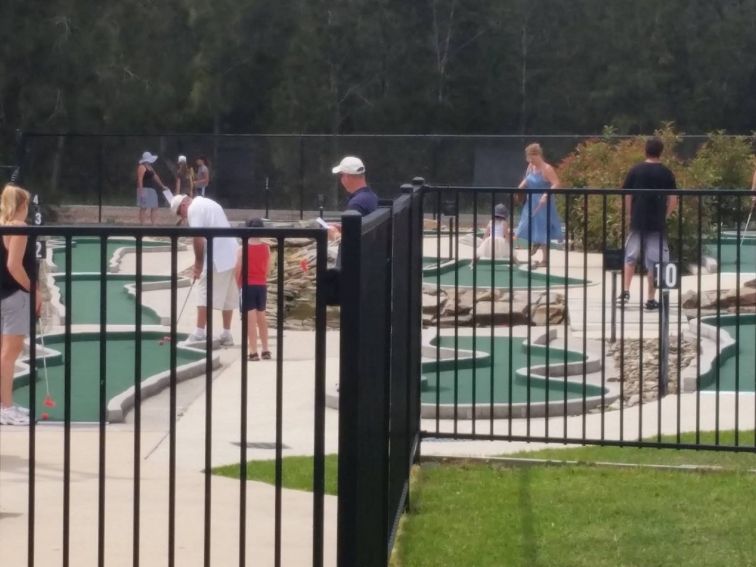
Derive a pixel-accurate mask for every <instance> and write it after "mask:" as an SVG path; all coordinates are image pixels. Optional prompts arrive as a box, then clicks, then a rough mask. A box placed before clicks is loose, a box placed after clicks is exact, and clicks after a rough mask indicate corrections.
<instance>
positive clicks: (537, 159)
mask: <svg viewBox="0 0 756 567" xmlns="http://www.w3.org/2000/svg"><path fill="white" fill-rule="evenodd" d="M525 159H526V160H527V162H528V169H527V170H526V171H525V179H523V180H522V183H520V185H519V188H520V189H541V190H546V189H558V188H559V177H558V176H557V174H556V171H554V168H553V167H552V166H551V165H549V164H548V163H546V161H545V160H544V159H543V150H542V149H541V146H540V145H539V144H530V145H529V146H528V147H527V148H525ZM547 197H548V195H547V194H546V193H539V192H533V193H528V194H527V196H526V199H525V204H524V205H523V207H522V213H521V214H520V224H519V225H518V226H517V231H516V233H515V234H516V235H517V238H522V239H524V240H527V241H529V242H530V243H531V245H532V246H531V252H530V253H531V254H535V253H536V252H537V251H538V249H539V248H541V249H542V250H543V256H542V259H541V261H540V262H535V263H534V264H533V267H535V268H540V267H541V266H545V265H546V264H548V262H549V242H550V241H551V240H562V221H561V220H560V218H559V214H558V213H557V210H556V204H555V202H554V198H553V196H552V198H551V199H548V198H547Z"/></svg>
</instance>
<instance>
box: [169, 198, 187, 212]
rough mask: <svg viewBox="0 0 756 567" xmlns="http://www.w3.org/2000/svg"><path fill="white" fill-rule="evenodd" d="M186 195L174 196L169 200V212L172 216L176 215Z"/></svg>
mask: <svg viewBox="0 0 756 567" xmlns="http://www.w3.org/2000/svg"><path fill="white" fill-rule="evenodd" d="M187 197H188V195H174V196H173V198H172V199H171V212H172V213H173V214H174V215H177V214H178V210H179V207H180V206H181V203H183V202H184V199H186V198H187Z"/></svg>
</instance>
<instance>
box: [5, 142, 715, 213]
mask: <svg viewBox="0 0 756 567" xmlns="http://www.w3.org/2000/svg"><path fill="white" fill-rule="evenodd" d="M598 137H602V136H601V135H597V136H567V135H565V136H508V135H502V136H451V135H449V136H445V135H423V136H413V135H374V134H368V135H343V136H335V135H317V134H313V135H304V134H280V135H264V134H219V135H213V134H153V135H150V134H141V135H140V134H123V135H119V134H76V133H42V132H19V134H18V142H17V146H18V147H17V161H18V164H19V165H21V166H22V171H23V173H24V176H25V179H24V182H25V183H26V184H27V185H29V186H31V187H34V188H35V190H36V191H37V192H38V193H39V194H40V196H41V199H42V201H43V202H44V203H47V204H53V205H82V204H88V205H95V206H98V207H100V208H102V207H108V206H130V207H131V206H135V203H136V191H135V187H136V180H135V178H136V167H137V161H138V159H139V157H140V156H141V155H142V152H144V151H151V152H152V153H156V154H158V155H159V156H160V159H159V160H158V161H157V163H156V164H155V169H156V171H157V172H158V173H159V175H160V176H161V178H162V180H163V181H164V182H165V183H166V184H167V185H168V187H169V188H171V189H172V190H173V189H174V187H175V172H176V160H177V158H178V155H180V154H183V155H186V156H187V157H188V158H189V162H190V165H191V164H193V162H194V159H195V158H196V157H198V156H204V157H206V158H208V160H209V161H210V169H211V183H210V189H209V195H210V196H212V197H213V198H215V199H216V200H218V201H219V202H220V203H222V204H223V205H224V206H226V207H232V208H246V209H257V210H260V211H265V213H266V216H269V217H272V218H276V217H277V216H281V215H285V216H288V215H289V214H290V212H292V211H297V212H299V215H300V218H301V217H303V216H305V211H317V210H319V209H321V208H324V209H325V210H329V211H336V210H341V209H342V208H343V207H342V205H343V202H344V199H345V196H344V193H343V191H342V190H341V188H340V187H339V185H338V181H337V180H336V179H335V177H334V176H333V175H331V168H332V167H333V165H334V164H336V163H338V161H339V160H340V159H341V158H342V157H343V156H344V155H348V154H354V155H358V156H360V157H361V158H363V160H364V161H365V163H366V165H367V170H368V177H369V180H370V183H371V185H372V186H373V188H374V189H375V190H376V191H377V192H378V194H379V195H381V196H382V197H384V198H393V197H396V196H398V187H399V186H400V184H401V183H403V182H404V181H406V180H407V179H409V178H410V177H411V176H412V175H422V176H423V177H424V178H425V179H428V180H430V181H431V182H441V181H443V183H445V184H452V185H466V186H471V185H474V186H510V185H516V184H517V183H519V181H520V178H521V175H522V171H523V168H524V160H523V148H524V147H525V146H526V145H527V144H529V143H531V142H533V141H534V140H537V141H539V142H540V143H541V145H542V146H543V148H544V151H545V154H546V156H547V157H548V159H549V160H550V161H552V162H554V163H558V162H559V161H561V160H562V159H563V158H564V157H566V156H567V155H568V154H570V153H571V152H573V151H574V150H575V148H576V147H577V146H578V144H579V143H581V142H583V141H585V140H587V139H589V138H598ZM616 138H622V137H621V136H616ZM705 140H706V137H705V136H685V137H683V138H682V140H681V141H680V143H679V144H678V146H677V148H676V151H677V152H678V154H679V155H681V156H690V155H692V154H693V153H695V149H696V148H697V147H698V146H700V145H701V144H702V143H703V142H704V141H705ZM164 205H165V203H164ZM107 217H108V214H106V215H105V216H104V217H102V216H101V220H106V218H107Z"/></svg>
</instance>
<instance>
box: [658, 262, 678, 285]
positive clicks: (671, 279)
mask: <svg viewBox="0 0 756 567" xmlns="http://www.w3.org/2000/svg"><path fill="white" fill-rule="evenodd" d="M654 284H655V285H656V287H657V288H658V289H677V288H678V287H680V270H679V269H678V268H677V264H675V263H673V262H670V263H668V264H654Z"/></svg>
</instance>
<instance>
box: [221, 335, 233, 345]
mask: <svg viewBox="0 0 756 567" xmlns="http://www.w3.org/2000/svg"><path fill="white" fill-rule="evenodd" d="M218 342H219V343H220V345H221V346H234V337H233V335H231V333H221V335H220V336H219V337H218Z"/></svg>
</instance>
